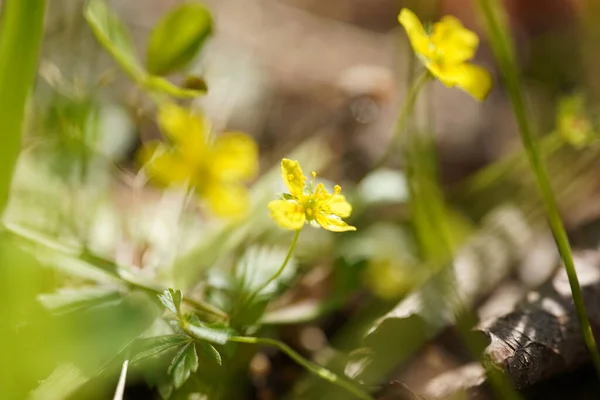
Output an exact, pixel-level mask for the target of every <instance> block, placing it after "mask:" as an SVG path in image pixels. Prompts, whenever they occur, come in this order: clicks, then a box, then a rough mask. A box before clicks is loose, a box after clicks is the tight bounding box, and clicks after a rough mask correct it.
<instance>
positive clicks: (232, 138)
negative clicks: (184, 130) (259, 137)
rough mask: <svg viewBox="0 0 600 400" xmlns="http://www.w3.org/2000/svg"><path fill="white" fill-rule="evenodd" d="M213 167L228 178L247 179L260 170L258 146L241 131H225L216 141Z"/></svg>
mask: <svg viewBox="0 0 600 400" xmlns="http://www.w3.org/2000/svg"><path fill="white" fill-rule="evenodd" d="M211 161H212V165H211V169H212V170H214V171H215V174H216V175H218V176H219V177H220V178H222V179H226V180H247V179H251V178H253V177H254V176H255V175H256V173H257V171H258V146H257V145H256V142H255V141H254V139H252V138H251V137H250V136H248V135H246V134H243V133H241V132H239V133H238V132H235V133H234V132H231V133H225V134H223V135H221V136H219V137H218V138H217V140H216V141H215V145H214V149H213V156H212V158H211Z"/></svg>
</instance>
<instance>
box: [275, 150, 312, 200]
mask: <svg viewBox="0 0 600 400" xmlns="http://www.w3.org/2000/svg"><path fill="white" fill-rule="evenodd" d="M281 177H282V178H283V181H284V182H285V184H286V186H287V188H288V190H289V191H290V194H291V195H292V196H294V197H296V198H300V197H301V196H302V193H303V191H304V185H305V184H306V177H305V176H304V174H303V173H302V168H300V164H299V163H298V161H295V160H288V159H287V158H284V159H283V160H281Z"/></svg>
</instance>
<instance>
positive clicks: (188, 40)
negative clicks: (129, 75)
mask: <svg viewBox="0 0 600 400" xmlns="http://www.w3.org/2000/svg"><path fill="white" fill-rule="evenodd" d="M211 32H212V16H211V15H210V12H209V11H208V10H207V9H206V7H204V6H203V5H202V4H198V3H188V4H182V5H181V6H179V7H177V8H175V9H173V10H171V11H170V12H169V13H167V14H166V15H165V16H164V18H163V19H162V20H161V21H160V22H159V23H158V24H157V25H156V26H155V27H154V29H153V30H152V33H151V34H150V40H149V42H148V48H147V59H146V67H147V68H148V71H150V73H152V74H154V75H165V74H168V73H171V72H174V71H176V70H178V69H181V68H183V67H185V66H186V65H187V64H188V63H189V62H190V61H192V59H193V58H194V57H195V56H196V54H197V53H198V51H199V50H200V48H201V47H202V45H203V44H204V42H205V41H206V39H207V38H208V37H209V36H210V34H211Z"/></svg>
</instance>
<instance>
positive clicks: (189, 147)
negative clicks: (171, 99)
mask: <svg viewBox="0 0 600 400" xmlns="http://www.w3.org/2000/svg"><path fill="white" fill-rule="evenodd" d="M157 119H158V124H159V125H160V127H161V129H162V130H163V132H164V133H165V135H167V136H168V137H169V138H170V139H171V140H172V141H173V142H174V143H175V145H176V146H177V147H178V148H179V149H180V151H181V153H182V154H183V155H184V157H185V158H186V159H188V160H189V161H195V160H198V159H202V158H203V157H204V153H205V149H206V139H207V136H208V134H209V133H210V129H211V128H210V122H209V121H208V119H206V118H204V117H203V116H200V115H195V114H193V113H192V112H191V111H190V110H188V109H185V108H183V107H180V106H178V105H176V104H173V103H167V104H164V105H162V106H161V107H160V109H159V110H158V117H157Z"/></svg>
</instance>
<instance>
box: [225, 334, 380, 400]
mask: <svg viewBox="0 0 600 400" xmlns="http://www.w3.org/2000/svg"><path fill="white" fill-rule="evenodd" d="M228 340H229V341H230V342H236V343H250V344H263V345H267V346H274V347H277V348H278V349H279V350H281V351H283V352H284V353H285V354H287V355H288V356H290V358H291V359H293V360H294V361H296V362H297V363H298V364H300V365H301V366H303V367H304V368H306V369H307V370H308V371H310V372H311V373H313V374H315V375H316V376H318V377H319V378H322V379H324V380H326V381H328V382H330V383H332V384H334V385H337V386H339V387H341V388H342V389H344V390H346V391H348V392H350V393H352V394H353V395H354V396H356V397H357V398H359V399H364V400H373V397H372V396H371V395H369V394H368V393H366V392H363V391H362V390H361V389H359V388H358V387H357V386H356V385H355V384H353V383H352V382H350V381H348V380H347V379H343V378H341V377H339V376H338V375H336V374H335V373H333V372H332V371H330V370H328V369H327V368H325V367H321V366H320V365H318V364H315V363H313V362H312V361H309V360H307V359H306V358H304V357H302V356H301V355H300V354H298V353H297V352H296V351H294V350H293V349H292V348H291V347H290V346H288V345H287V344H285V343H283V342H280V341H279V340H275V339H268V338H259V337H252V336H232V337H230V338H229V339H228Z"/></svg>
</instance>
